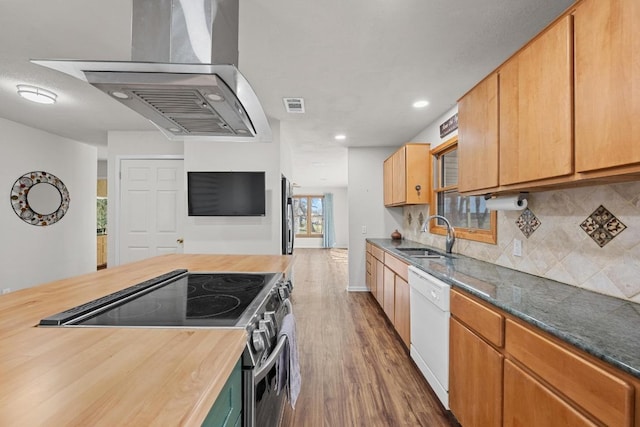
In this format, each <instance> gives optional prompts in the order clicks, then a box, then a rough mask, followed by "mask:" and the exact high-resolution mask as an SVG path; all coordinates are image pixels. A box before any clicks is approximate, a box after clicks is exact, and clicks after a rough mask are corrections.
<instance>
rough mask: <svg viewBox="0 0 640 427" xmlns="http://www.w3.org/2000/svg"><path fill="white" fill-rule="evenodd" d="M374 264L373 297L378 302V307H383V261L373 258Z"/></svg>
mask: <svg viewBox="0 0 640 427" xmlns="http://www.w3.org/2000/svg"><path fill="white" fill-rule="evenodd" d="M374 260H375V261H374V264H375V266H376V292H375V297H376V300H377V301H378V304H380V307H384V263H383V262H382V261H380V260H379V259H377V258H375V259H374Z"/></svg>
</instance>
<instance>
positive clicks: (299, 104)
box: [282, 98, 304, 113]
mask: <svg viewBox="0 0 640 427" xmlns="http://www.w3.org/2000/svg"><path fill="white" fill-rule="evenodd" d="M282 100H283V101H284V107H285V108H286V109H287V113H304V99H302V98H282Z"/></svg>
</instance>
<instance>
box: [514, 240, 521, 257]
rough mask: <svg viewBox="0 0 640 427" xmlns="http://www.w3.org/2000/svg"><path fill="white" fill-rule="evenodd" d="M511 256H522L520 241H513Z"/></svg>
mask: <svg viewBox="0 0 640 427" xmlns="http://www.w3.org/2000/svg"><path fill="white" fill-rule="evenodd" d="M513 256H522V240H520V239H513Z"/></svg>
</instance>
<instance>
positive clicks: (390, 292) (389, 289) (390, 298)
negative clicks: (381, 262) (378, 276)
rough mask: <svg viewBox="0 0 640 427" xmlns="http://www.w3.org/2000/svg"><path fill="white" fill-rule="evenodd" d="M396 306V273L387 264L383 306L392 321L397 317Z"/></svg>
mask: <svg viewBox="0 0 640 427" xmlns="http://www.w3.org/2000/svg"><path fill="white" fill-rule="evenodd" d="M395 307H396V273H394V272H393V270H392V269H390V268H389V267H387V266H386V265H385V267H384V303H383V305H382V308H383V309H384V314H386V315H387V317H388V318H389V320H391V323H393V321H394V319H395Z"/></svg>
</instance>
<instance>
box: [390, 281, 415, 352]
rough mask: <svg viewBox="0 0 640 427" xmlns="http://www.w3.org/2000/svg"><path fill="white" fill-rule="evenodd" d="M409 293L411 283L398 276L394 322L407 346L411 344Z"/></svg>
mask: <svg viewBox="0 0 640 427" xmlns="http://www.w3.org/2000/svg"><path fill="white" fill-rule="evenodd" d="M409 294H410V289H409V284H408V283H407V282H406V281H405V280H404V279H403V278H402V277H400V276H396V295H395V297H396V298H395V299H396V302H395V308H394V316H395V317H394V321H393V324H394V325H395V327H396V331H398V335H400V338H402V341H403V342H404V344H405V345H406V346H407V348H409V346H410V345H411V311H410V303H409V302H410V300H409Z"/></svg>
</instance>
